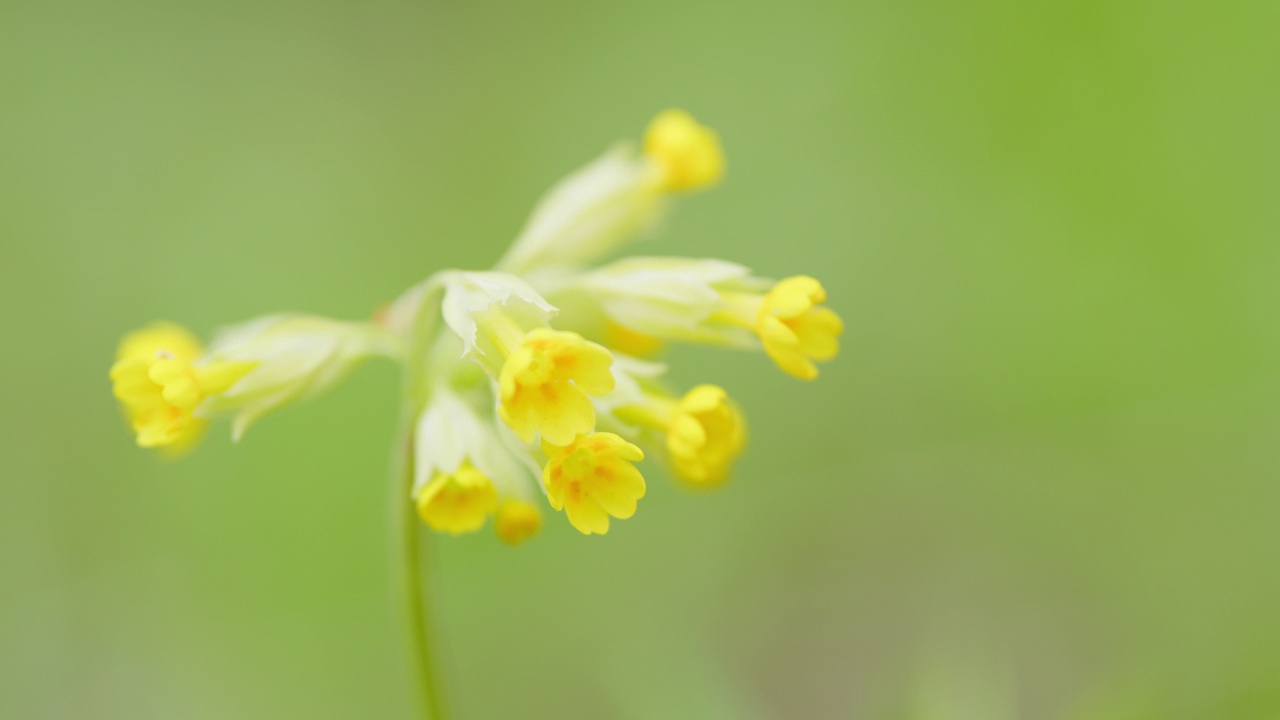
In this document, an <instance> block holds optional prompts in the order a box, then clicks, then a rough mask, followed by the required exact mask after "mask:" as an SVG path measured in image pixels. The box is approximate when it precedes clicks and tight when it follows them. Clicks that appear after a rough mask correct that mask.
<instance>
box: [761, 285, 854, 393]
mask: <svg viewBox="0 0 1280 720" xmlns="http://www.w3.org/2000/svg"><path fill="white" fill-rule="evenodd" d="M826 299H827V292H826V290H824V289H823V287H822V284H821V283H819V282H818V281H817V280H814V279H813V278H811V277H808V276H806V275H796V276H794V277H789V278H787V279H785V280H782V281H781V282H779V283H778V284H777V285H775V286H774V287H773V289H772V290H770V291H769V292H768V294H766V295H765V296H764V300H763V302H761V303H760V309H759V311H758V313H757V314H756V323H755V330H756V333H757V334H758V335H759V336H760V341H761V342H762V343H763V344H764V351H765V353H766V354H768V355H769V357H770V358H772V359H773V361H774V362H775V363H777V364H778V367H780V368H782V369H783V370H785V371H786V372H788V373H790V374H791V375H794V376H795V377H798V378H800V379H801V380H813V379H814V378H816V377H818V368H817V366H815V365H814V364H813V361H814V360H818V361H825V360H830V359H832V358H834V357H835V356H836V353H837V352H839V350H840V344H839V342H838V340H837V338H839V337H840V333H841V332H842V331H843V330H844V323H843V322H842V321H841V320H840V316H839V315H837V314H836V313H835V311H834V310H832V309H831V308H829V307H827V306H825V305H823V304H822V303H823V302H825V301H826Z"/></svg>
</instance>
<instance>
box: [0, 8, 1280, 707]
mask: <svg viewBox="0 0 1280 720" xmlns="http://www.w3.org/2000/svg"><path fill="white" fill-rule="evenodd" d="M1277 47H1280V4H1277V3H1274V2H1262V1H1260V0H1258V1H1254V2H1224V3H1213V4H1207V3H1190V2H1156V1H1155V0H1134V1H1131V2H1097V1H1093V2H1090V1H1070V2H1066V1H1059V2H1042V3H1022V2H1015V1H1013V0H1007V1H1003V2H1002V1H986V2H968V3H948V2H923V1H915V2H886V1H876V2H871V1H866V0H855V1H853V2H844V3H831V4H806V3H800V2H792V3H776V4H768V3H742V2H723V3H715V2H657V1H654V2H642V3H632V4H628V5H621V4H618V5H614V4H604V3H587V2H580V3H575V2H553V3H510V4H505V5H498V4H489V3H461V2H448V3H430V2H428V3H412V2H369V3H350V4H348V3H339V2H332V1H331V0H325V1H324V2H314V1H309V2H293V3H258V2H222V3H201V4H195V3H190V4H188V3H161V2H132V1H129V0H126V1H124V2H115V3H92V2H83V1H80V2H76V1H74V0H73V1H71V2H60V1H57V0H54V1H51V2H40V3H37V2H22V1H11V2H6V3H3V4H0V248H2V251H0V273H2V274H3V278H2V282H0V320H2V321H3V328H4V331H5V336H6V338H7V339H6V347H7V348H8V350H7V351H4V352H3V353H0V388H2V389H3V395H2V400H3V401H2V402H0V573H2V574H0V717H4V718H23V719H26V718H108V719H114V718H129V719H130V720H135V719H151V718H166V719H168V718H184V719H186V718H192V719H202V718H286V717H308V718H357V717H359V718H375V717H376V718H407V717H411V716H412V695H411V692H410V688H409V685H408V683H407V681H406V679H405V671H404V666H403V662H402V661H403V644H402V638H401V637H400V636H399V627H398V625H397V620H398V616H397V615H396V614H395V609H394V604H393V603H394V599H393V597H392V594H391V590H390V586H391V580H392V576H391V573H392V569H391V565H390V562H389V560H388V548H389V537H388V532H389V531H388V527H387V520H386V511H387V505H388V491H387V487H386V485H387V481H386V479H385V475H386V470H387V464H388V461H389V457H390V450H389V446H390V443H391V438H392V434H393V431H394V424H395V419H396V408H395V405H394V403H395V401H396V392H397V382H398V374H397V371H396V369H395V368H394V367H392V366H390V365H389V364H386V363H381V364H379V363H371V364H369V365H368V366H366V367H365V368H363V369H362V370H361V372H360V373H359V374H358V375H357V376H355V377H354V378H353V379H352V380H351V381H350V382H348V383H347V384H345V385H344V386H342V387H341V388H340V389H339V390H337V391H336V392H334V393H332V394H331V395H329V396H327V397H325V398H323V399H321V400H317V401H314V402H310V403H307V404H305V405H301V406H296V407H290V408H288V409H286V410H284V411H282V412H280V413H278V414H277V415H274V416H272V417H270V418H269V419H267V420H266V421H264V422H263V423H262V424H261V425H259V426H257V427H255V428H254V430H253V431H252V432H250V433H249V435H248V437H247V439H246V440H245V441H244V442H243V443H241V444H240V445H239V446H236V447H232V446H231V444H230V442H229V440H228V439H227V437H226V436H227V435H228V434H229V432H228V430H227V428H226V426H225V425H224V426H220V427H218V428H216V429H215V432H214V433H213V434H212V435H211V436H210V438H209V440H208V441H207V442H206V443H205V445H204V446H203V447H202V448H201V449H200V450H199V451H198V452H197V453H195V454H194V455H192V456H190V457H188V458H185V459H183V460H181V461H179V462H176V463H171V462H162V461H158V460H157V459H156V458H154V457H152V456H150V455H149V454H147V453H146V452H143V451H140V450H139V449H137V448H136V447H134V446H133V443H132V441H131V438H130V436H129V433H128V432H127V431H126V429H125V427H124V425H123V423H122V422H121V421H120V418H119V416H118V412H117V410H116V408H115V406H114V403H113V400H112V398H111V393H110V388H109V383H108V381H107V377H106V373H107V368H108V367H109V365H110V363H111V359H112V353H113V351H114V345H115V342H116V340H117V338H118V337H119V336H120V335H121V334H122V333H123V332H125V331H127V330H129V329H132V328H134V327H137V326H139V325H141V324H143V323H145V322H147V321H149V320H152V319H154V318H167V319H172V320H177V321H181V322H183V323H185V324H187V325H189V326H190V327H192V328H194V329H195V330H196V331H197V332H199V333H201V334H203V335H205V336H206V337H207V336H208V334H209V333H211V332H212V331H213V330H214V329H215V328H216V327H218V326H219V325H221V324H223V323H228V322H233V321H239V320H243V319H246V318H248V317H251V316H254V315H258V314H262V313H266V312H273V311H279V310H291V309H296V310H306V311H312V312H317V313H323V314H327V315H332V316H336V317H345V318H362V317H367V316H368V315H369V314H370V313H371V312H372V310H373V309H374V308H375V307H377V306H378V305H380V304H382V303H385V302H387V301H389V300H390V299H391V298H393V297H394V296H395V295H396V294H398V293H399V292H400V291H401V290H402V289H404V288H405V287H407V286H409V285H410V284H412V283H414V282H416V281H417V280H419V279H421V278H423V277H425V276H426V275H427V274H429V273H430V272H432V271H434V270H437V269H440V268H444V267H463V268H483V267H485V266H487V265H489V264H490V263H492V262H493V261H494V260H495V259H496V258H497V257H498V255H499V254H500V252H501V251H502V249H503V248H504V246H505V245H506V244H507V243H508V242H509V241H510V240H511V238H513V237H514V235H515V233H516V232H517V230H518V229H519V227H520V225H521V223H522V221H523V220H524V218H525V216H526V214H527V213H528V211H529V210H530V209H531V207H532V205H533V202H534V201H535V200H536V199H537V197H538V196H539V195H540V193H541V192H542V191H543V190H545V189H546V188H547V187H548V186H549V185H550V184H551V183H552V182H553V181H555V180H556V179H558V178H559V177H561V176H562V175H564V174H565V173H567V172H568V171H570V170H572V169H574V168H576V167H578V166H579V165H581V164H583V163H585V162H586V161H587V160H589V159H590V158H592V157H594V156H595V155H596V154H597V153H599V152H600V151H602V150H603V149H604V148H605V147H606V146H607V145H608V144H609V143H611V142H613V141H614V140H616V139H618V138H623V137H637V136H638V135H639V134H640V132H641V130H642V129H643V126H644V123H645V122H646V121H647V119H648V118H649V117H650V116H651V115H652V114H653V113H655V112H656V111H658V110H660V109H662V108H665V107H668V106H672V105H675V106H682V107H686V108H688V109H690V110H691V111H693V112H694V113H695V114H696V115H698V116H699V117H700V118H702V119H704V120H705V121H706V122H708V123H710V124H712V125H713V126H715V127H716V128H718V129H719V130H720V131H721V133H722V136H723V138H724V142H725V145H726V148H727V151H728V154H729V163H730V169H729V175H728V177H727V180H726V182H725V183H724V185H723V186H722V187H721V188H719V189H717V190H716V191H715V192H712V193H708V194H705V195H700V196H697V197H691V198H689V199H687V200H686V201H684V202H682V203H681V204H680V206H679V207H678V208H677V211H676V213H675V214H674V216H673V217H672V219H671V222H670V223H669V227H668V228H667V230H666V232H665V233H664V234H663V235H662V236H661V237H660V238H659V239H657V240H655V241H653V242H651V243H650V244H649V245H647V246H645V247H644V248H643V249H642V252H646V253H662V254H678V255H689V256H716V257H725V258H729V259H733V260H737V261H740V262H742V263H745V264H747V265H750V266H752V267H754V268H756V269H757V270H758V271H760V272H762V273H764V274H768V275H773V276H783V275H787V274H793V273H800V272H807V273H812V274H815V275H817V276H819V277H820V278H822V279H823V281H824V282H825V283H826V285H827V287H828V288H829V290H830V293H831V297H832V300H831V303H832V305H833V306H834V307H835V308H837V309H838V310H839V311H840V312H841V313H842V314H843V315H844V317H845V319H846V321H847V325H848V330H847V333H846V340H845V343H844V353H843V355H842V357H841V358H840V359H839V360H838V361H837V362H835V363H832V364H830V365H828V366H827V367H826V369H825V370H824V375H823V377H822V378H821V380H820V381H819V382H818V383H816V384H802V383H799V382H797V381H794V380H791V379H790V378H788V377H785V376H784V375H782V374H781V373H779V372H778V371H776V370H775V369H774V368H773V367H771V365H770V363H769V362H768V361H767V360H765V359H764V358H762V357H760V356H753V355H745V354H744V355H739V354H732V353H726V352H719V351H713V350H704V349H699V348H681V349H679V350H678V351H677V352H676V353H675V354H674V355H673V360H674V362H675V363H676V369H675V376H676V379H677V380H678V381H679V382H680V383H681V384H684V385H687V384H692V383H694V382H700V381H710V382H716V383H719V384H722V385H724V386H725V387H727V388H728V389H729V390H730V391H731V392H732V393H733V394H735V395H736V396H737V398H738V399H739V400H740V402H741V403H742V404H743V405H744V406H745V408H746V409H747V411H748V412H749V414H750V417H751V420H752V429H753V442H752V446H751V448H750V450H749V454H748V455H747V457H746V458H745V460H744V461H743V462H742V463H741V466H740V470H739V472H738V474H737V476H736V478H735V480H734V482H733V483H732V484H731V485H730V486H729V487H727V488H726V489H724V490H723V491H722V492H718V493H712V494H695V493H688V492H684V491H681V490H680V489H678V488H676V487H673V486H672V484H671V483H670V481H669V480H668V479H667V478H666V477H665V476H664V475H663V474H662V472H661V471H660V470H659V469H657V468H649V470H648V476H649V478H650V487H651V491H650V494H649V496H648V497H647V498H646V499H645V500H644V501H643V502H642V503H641V506H640V512H639V513H638V514H637V516H636V517H635V518H634V519H633V520H630V521H627V522H622V523H618V524H616V525H615V529H614V531H613V532H611V533H610V534H609V535H608V536H607V537H604V538H599V537H596V538H583V537H582V536H580V535H578V534H577V533H576V532H575V531H573V530H572V528H570V527H569V525H568V523H567V521H565V520H564V518H563V517H562V516H558V515H549V516H548V520H549V526H548V528H547V529H546V531H545V532H544V533H543V534H542V535H541V536H540V537H538V538H537V539H536V541H534V542H530V543H528V544H527V545H526V546H524V547H521V548H519V549H517V550H511V549H509V548H507V547H505V546H503V545H501V544H500V543H498V542H497V541H496V539H494V538H493V537H492V535H491V534H489V533H483V534H479V535H475V536H471V537H466V538H462V539H449V538H445V539H442V541H441V542H439V543H437V544H436V546H435V548H434V558H433V559H434V560H435V561H436V562H437V563H438V578H439V582H440V583H441V586H442V588H441V592H440V610H441V613H442V620H441V624H442V625H443V626H444V631H445V634H446V636H447V637H446V641H445V648H444V649H445V655H446V658H447V659H446V663H445V664H446V671H447V676H448V682H449V684H450V687H451V691H452V692H451V695H452V697H451V700H452V703H453V705H454V706H455V708H456V712H457V716H458V717H459V718H461V719H463V720H472V719H480V718H505V717H520V718H546V719H561V718H603V719H613V718H617V719H620V720H638V719H641V718H646V719H648V718H674V719H680V718H691V719H693V718H696V719H699V720H720V719H722V718H723V719H728V718H747V719H749V720H757V719H769V718H779V719H780V718H853V719H858V720H861V719H876V720H878V719H881V718H885V719H901V720H941V719H944V718H948V719H949V718H956V719H961V720H1007V719H1012V718H1048V719H1058V718H1061V719H1063V720H1120V719H1122V718H1124V719H1137V720H1145V719H1154V718H1170V719H1176V718H1206V719H1208V718H1215V719H1218V718H1243V719H1246V720H1249V719H1256V720H1268V719H1274V718H1280V522H1278V521H1277V519H1278V518H1280V242H1278V238H1280V203H1278V202H1277V198H1278V197H1280V134H1278V132H1277V131H1278V129H1280V99H1278V98H1280V95H1278V94H1277V91H1276V90H1277V86H1276V81H1277V78H1278V77H1280V51H1277Z"/></svg>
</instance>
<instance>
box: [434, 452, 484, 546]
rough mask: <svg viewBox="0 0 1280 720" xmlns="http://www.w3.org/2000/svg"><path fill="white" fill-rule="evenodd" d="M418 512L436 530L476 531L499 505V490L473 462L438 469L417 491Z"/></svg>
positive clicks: (455, 533) (452, 532)
mask: <svg viewBox="0 0 1280 720" xmlns="http://www.w3.org/2000/svg"><path fill="white" fill-rule="evenodd" d="M417 502H418V514H419V515H420V516H421V517H422V520H423V522H425V523H426V524H427V525H430V526H431V529H433V530H439V531H441V532H447V533H449V534H450V535H460V534H462V533H468V532H474V531H476V530H479V529H480V527H481V526H482V525H484V521H485V519H487V518H488V517H489V516H490V515H492V514H493V512H494V510H496V509H497V507H498V491H497V490H496V489H495V488H494V486H493V482H492V481H490V480H489V478H487V477H485V474H484V473H482V472H480V471H479V470H477V469H476V468H475V467H473V466H472V465H471V464H470V463H464V464H463V465H461V466H460V467H459V468H458V469H457V470H455V471H454V472H452V473H448V474H446V473H437V474H436V476H435V477H434V478H432V479H431V482H429V483H427V485H426V487H424V488H422V491H421V492H420V493H418V501H417Z"/></svg>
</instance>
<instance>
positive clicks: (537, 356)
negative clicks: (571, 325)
mask: <svg viewBox="0 0 1280 720" xmlns="http://www.w3.org/2000/svg"><path fill="white" fill-rule="evenodd" d="M612 362H613V356H612V355H611V354H610V353H609V351H608V350H605V349H604V348H603V347H601V346H599V345H597V344H595V343H592V342H587V341H586V340H583V339H582V336H580V335H578V334H576V333H571V332H563V331H559V330H548V329H541V328H540V329H538V330H534V331H532V332H530V333H529V334H527V335H525V337H524V338H523V340H522V341H521V343H520V346H519V348H517V349H516V351H515V352H513V353H511V355H509V356H508V357H507V360H506V362H505V363H503V365H502V373H501V375H500V376H499V378H498V398H499V400H500V401H501V403H502V404H501V405H500V406H499V409H498V413H499V415H500V416H501V417H502V419H503V421H505V422H506V423H507V425H509V426H511V429H512V430H515V432H516V434H517V435H519V436H520V439H521V440H523V441H525V442H530V441H531V440H533V436H534V433H536V432H541V433H542V437H543V438H544V439H545V440H546V441H547V442H550V443H553V444H557V445H564V444H568V443H569V442H571V441H572V440H573V439H574V438H575V437H577V436H578V435H581V434H585V433H588V432H591V429H592V428H594V427H595V423H596V413H595V409H594V408H593V407H592V405H591V399H590V398H589V397H588V395H603V394H605V393H607V392H609V391H610V390H612V389H613V375H612V374H610V373H609V365H610V364H611V363H612Z"/></svg>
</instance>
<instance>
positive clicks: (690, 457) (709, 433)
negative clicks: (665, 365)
mask: <svg viewBox="0 0 1280 720" xmlns="http://www.w3.org/2000/svg"><path fill="white" fill-rule="evenodd" d="M666 432H667V449H668V450H669V451H670V452H671V464H672V466H673V467H674V469H675V471H676V474H677V475H678V476H679V477H680V478H681V479H682V480H685V481H687V482H689V483H690V484H694V485H704V486H705V485H714V484H717V483H719V482H721V481H723V480H724V478H725V476H726V475H728V472H729V467H730V466H731V465H732V464H733V461H734V460H736V459H737V458H738V455H739V454H741V453H742V449H743V447H745V446H746V443H747V432H746V420H745V419H744V418H743V416H742V411H741V410H740V409H739V408H738V405H737V403H735V402H733V401H732V400H731V399H729V395H728V393H726V392H725V391H724V389H723V388H720V387H717V386H715V385H699V386H697V387H695V388H693V389H692V390H690V391H689V392H687V393H685V396H684V397H683V398H681V399H680V401H679V402H678V403H676V405H675V411H674V412H673V413H672V414H671V417H670V419H669V420H668V422H667V428H666Z"/></svg>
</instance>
